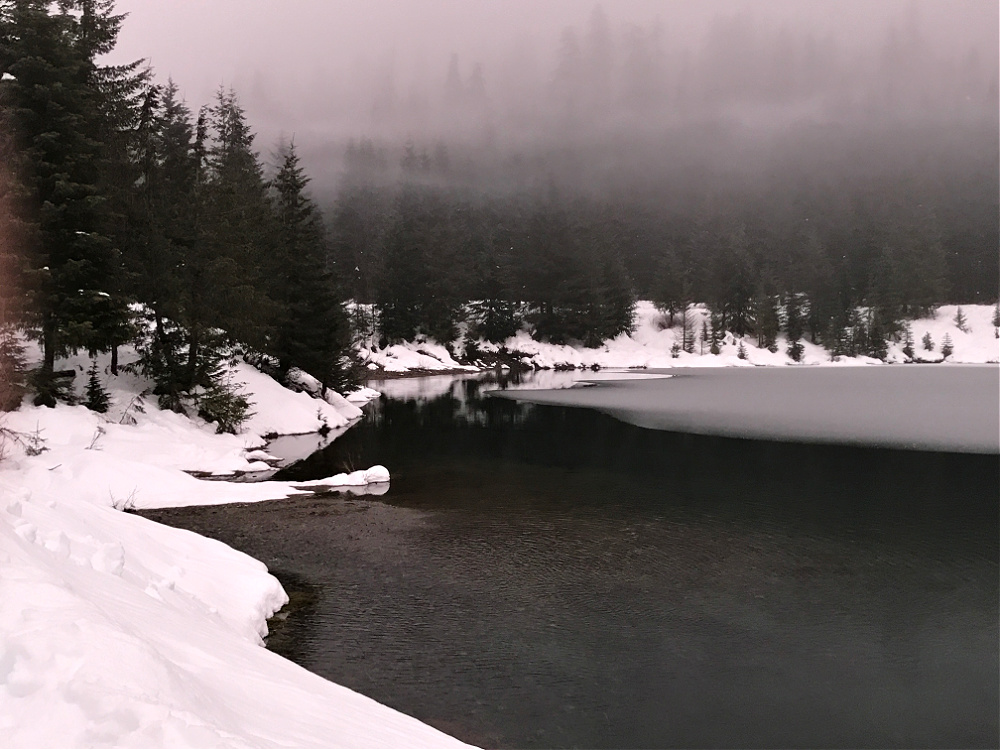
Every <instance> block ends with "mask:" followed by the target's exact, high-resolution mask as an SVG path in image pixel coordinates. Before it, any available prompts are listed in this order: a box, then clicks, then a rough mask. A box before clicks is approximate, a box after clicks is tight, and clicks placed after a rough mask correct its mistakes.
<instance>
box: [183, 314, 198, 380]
mask: <svg viewBox="0 0 1000 750" xmlns="http://www.w3.org/2000/svg"><path fill="white" fill-rule="evenodd" d="M200 345H201V328H200V326H199V325H198V324H197V323H195V324H194V325H192V326H191V338H190V340H189V346H188V361H187V376H186V378H185V379H186V381H187V389H186V390H188V391H190V390H191V389H192V388H194V386H195V376H196V375H197V374H198V348H199V346H200Z"/></svg>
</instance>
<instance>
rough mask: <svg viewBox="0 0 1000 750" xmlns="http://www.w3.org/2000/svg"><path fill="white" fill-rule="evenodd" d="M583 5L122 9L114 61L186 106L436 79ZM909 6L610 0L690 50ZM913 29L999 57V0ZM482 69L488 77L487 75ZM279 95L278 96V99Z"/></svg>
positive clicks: (849, 0) (563, 19) (425, 0)
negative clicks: (744, 14)
mask: <svg viewBox="0 0 1000 750" xmlns="http://www.w3.org/2000/svg"><path fill="white" fill-rule="evenodd" d="M596 4H597V3H594V2H589V0H280V2H279V0H119V2H118V3H117V7H118V9H119V10H120V11H124V12H126V13H128V14H129V18H128V20H127V21H126V23H125V26H124V29H123V31H122V33H121V36H120V38H119V44H118V49H117V51H116V53H115V56H116V57H117V58H118V59H135V58H138V57H144V58H146V59H148V60H149V62H150V63H152V65H153V67H154V68H155V70H156V72H157V74H158V76H160V77H166V76H168V75H170V76H172V77H173V78H174V79H175V80H176V81H177V82H178V84H179V85H180V86H181V88H182V90H183V91H185V92H186V95H187V97H188V98H189V99H190V100H191V101H192V102H202V101H206V100H207V99H208V98H209V97H210V96H211V93H212V92H213V91H214V90H215V89H216V88H217V87H218V85H219V84H220V83H222V82H225V83H226V84H227V85H230V84H232V85H236V86H237V87H239V86H240V85H241V84H242V85H243V86H245V85H247V84H249V83H250V82H252V81H253V80H254V78H255V76H256V77H258V79H259V78H260V77H263V78H264V79H265V80H267V81H268V82H269V83H272V82H273V83H275V84H277V85H279V86H282V85H283V86H286V87H289V88H294V89H296V90H297V89H298V84H299V82H301V81H302V80H304V79H309V78H312V77H314V76H317V75H322V76H333V77H337V78H344V77H349V76H351V75H352V73H353V72H354V71H355V70H357V68H358V66H359V65H364V64H366V63H367V62H369V61H376V60H378V59H380V58H383V57H385V56H386V55H387V54H390V53H391V54H393V56H394V59H395V61H396V64H397V65H399V66H402V67H406V66H412V65H417V66H427V67H429V68H432V69H434V70H435V71H436V70H438V69H440V70H441V75H443V69H444V66H445V65H446V64H447V61H448V59H449V57H450V56H451V54H452V53H453V52H454V53H457V54H458V55H459V56H460V57H461V58H462V59H464V60H478V61H480V62H483V63H484V64H486V65H488V64H489V63H490V62H491V61H494V60H495V59H497V58H498V56H499V55H501V54H502V53H503V51H504V50H507V49H509V48H511V46H512V45H514V44H516V43H517V41H518V40H520V39H523V38H524V37H525V36H531V37H534V38H535V39H537V40H539V41H540V43H541V44H543V45H546V46H550V47H554V40H555V39H557V38H558V34H559V32H560V30H561V29H562V28H564V27H565V26H567V25H571V24H572V25H577V26H582V25H583V24H584V23H585V22H586V20H587V17H588V16H589V14H590V12H591V11H592V9H593V7H594V6H595V5H596ZM908 4H909V0H825V1H824V0H756V1H751V0H614V2H607V3H604V4H603V7H604V9H605V10H606V11H607V13H608V15H609V16H610V17H611V18H612V20H613V21H615V22H617V23H637V24H646V23H649V22H651V21H652V20H654V19H655V18H657V17H659V18H660V20H661V22H662V24H663V27H664V30H665V33H666V36H667V38H668V39H669V40H670V41H671V43H673V44H675V45H676V44H679V45H684V44H692V45H694V44H697V43H698V41H699V40H700V38H701V37H702V36H703V35H704V33H705V30H706V28H707V26H708V24H709V22H710V20H711V19H712V18H715V17H718V16H722V15H733V14H735V13H738V12H739V11H740V10H742V9H747V8H749V9H750V10H751V12H752V13H754V14H755V15H756V16H758V17H760V18H773V19H780V20H781V21H782V22H784V23H787V24H788V25H789V26H791V27H792V28H811V29H814V30H817V31H821V32H822V31H830V32H833V33H835V34H837V35H838V36H841V37H844V38H847V39H849V38H851V37H863V38H866V37H869V36H871V35H873V34H878V33H881V32H882V31H883V30H884V26H885V23H886V19H887V18H888V17H890V15H891V14H893V13H899V12H900V11H901V9H905V8H906V6H907V5H908ZM917 6H918V8H919V14H920V17H921V21H922V24H923V26H924V28H925V29H927V30H928V31H929V33H931V34H932V35H933V36H935V37H936V38H937V39H938V40H939V42H940V44H941V45H942V46H944V47H948V46H958V45H964V44H966V43H968V44H972V45H975V46H978V47H979V48H980V49H981V50H982V51H983V52H985V53H987V54H988V53H989V50H990V49H991V47H992V51H993V54H994V56H995V55H996V46H995V45H996V39H997V17H998V13H997V2H996V0H921V2H918V3H917ZM487 72H489V70H488V68H487ZM276 95H280V92H276Z"/></svg>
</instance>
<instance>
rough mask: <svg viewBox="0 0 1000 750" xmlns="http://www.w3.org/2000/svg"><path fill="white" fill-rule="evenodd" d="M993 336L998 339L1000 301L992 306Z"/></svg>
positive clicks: (999, 332) (999, 331)
mask: <svg viewBox="0 0 1000 750" xmlns="http://www.w3.org/2000/svg"><path fill="white" fill-rule="evenodd" d="M991 322H992V323H993V338H996V339H1000V302H997V304H996V306H995V307H994V308H993V319H992V321H991Z"/></svg>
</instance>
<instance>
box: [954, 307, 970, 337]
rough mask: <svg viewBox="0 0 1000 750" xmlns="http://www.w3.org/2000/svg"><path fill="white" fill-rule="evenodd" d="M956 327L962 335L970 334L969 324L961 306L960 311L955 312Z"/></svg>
mask: <svg viewBox="0 0 1000 750" xmlns="http://www.w3.org/2000/svg"><path fill="white" fill-rule="evenodd" d="M955 327H956V328H957V329H958V330H960V331H961V332H962V333H968V332H969V324H968V321H967V320H966V318H965V313H963V312H962V307H961V306H959V307H958V309H957V310H955Z"/></svg>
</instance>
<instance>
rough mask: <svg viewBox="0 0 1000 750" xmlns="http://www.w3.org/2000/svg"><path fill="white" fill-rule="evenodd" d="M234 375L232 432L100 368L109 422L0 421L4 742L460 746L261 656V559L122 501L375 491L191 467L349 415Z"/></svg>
mask: <svg viewBox="0 0 1000 750" xmlns="http://www.w3.org/2000/svg"><path fill="white" fill-rule="evenodd" d="M127 358H128V357H127V353H126V356H125V357H123V359H124V360H125V361H127ZM87 364H88V361H87V360H86V359H83V358H81V359H80V360H79V361H77V360H69V361H68V362H60V363H59V366H60V367H74V368H79V369H80V370H81V371H82V370H85V369H86V366H87ZM101 364H102V366H103V365H106V362H102V363H101ZM81 374H82V373H81ZM231 377H232V378H233V380H234V381H236V382H241V383H243V384H244V385H245V390H246V391H247V392H248V393H249V394H250V399H251V401H253V402H254V406H253V410H254V412H255V414H254V416H253V417H252V418H251V419H250V421H249V422H248V423H247V425H246V426H245V430H244V432H243V433H242V434H240V435H235V436H234V435H217V434H215V430H214V426H213V425H211V424H205V423H204V422H201V421H199V420H197V419H189V418H187V417H184V416H181V415H178V414H174V413H172V412H167V411H162V410H160V409H159V408H157V407H156V405H155V402H154V401H152V400H150V399H143V398H141V397H140V396H139V393H140V392H142V391H143V390H144V389H145V388H146V387H147V386H148V384H147V383H144V382H143V381H142V380H141V379H139V378H136V377H134V376H131V375H121V376H119V377H115V378H112V377H110V376H107V375H104V376H103V380H104V381H105V382H106V384H107V387H108V389H109V391H110V392H111V395H112V407H111V410H110V411H109V412H108V414H106V415H97V414H94V413H93V412H90V411H88V410H87V409H85V408H84V407H82V406H65V405H61V406H58V407H57V408H55V409H46V408H39V407H30V406H28V407H24V408H22V409H21V410H19V411H17V412H14V413H11V414H6V415H2V421H0V426H2V427H3V428H5V429H6V430H7V431H9V432H7V433H6V439H5V440H3V443H2V445H0V449H2V451H3V459H2V460H0V746H5V747H35V746H61V747H92V746H93V747H147V746H173V747H235V746H292V747H304V746H321V747H376V746H380V747H446V746H457V745H460V743H458V742H457V741H456V740H454V739H452V738H451V737H448V736H447V735H445V734H442V733H441V732H438V731H437V730H435V729H432V728H431V727H428V726H426V725H424V724H422V723H420V722H419V721H417V720H415V719H412V718H410V717H407V716H405V715H403V714H400V713H399V712H397V711H394V710H392V709H390V708H387V707H385V706H382V705H380V704H378V703H376V702H375V701H372V700H370V699H368V698H365V697H363V696H361V695H358V694H357V693H354V692H352V691H350V690H348V689H346V688H343V687H340V686H338V685H335V684H333V683H331V682H329V681H327V680H324V679H322V678H320V677H318V676H316V675H314V674H312V673H310V672H308V671H306V670H304V669H302V668H300V667H298V666H297V665H295V664H293V663H291V662H289V661H286V660H284V659H282V658H281V657H279V656H277V655H275V654H273V653H271V652H269V651H267V650H266V649H264V648H262V647H261V646H262V641H261V637H262V636H263V635H265V634H266V632H267V626H266V619H267V618H268V617H269V616H270V615H271V614H273V613H274V612H275V611H277V610H278V609H279V608H280V607H282V606H283V605H284V604H285V603H286V602H287V596H286V595H285V592H284V591H283V590H282V588H281V585H280V584H279V583H278V581H277V579H275V578H274V577H273V576H271V575H270V574H269V573H268V572H267V569H266V568H265V566H264V565H263V564H262V563H259V562H257V561H256V560H253V559H252V558H250V557H248V556H246V555H244V554H242V553H240V552H237V551H235V550H233V549H231V548H229V547H227V546H226V545H224V544H221V543H220V542H216V541H214V540H211V539H206V538H204V537H201V536H199V535H197V534H193V533H190V532H187V531H182V530H178V529H173V528H170V527H166V526H161V525H159V524H156V523H154V522H152V521H149V520H146V519H144V518H141V517H139V516H136V515H134V514H130V513H125V512H122V510H123V509H125V508H128V507H133V506H134V507H137V508H151V507H164V506H177V505H196V504H197V505H203V504H212V503H225V502H253V501H260V500H269V499H278V498H283V497H288V496H289V495H292V494H295V493H297V492H302V491H311V490H321V489H324V488H327V487H330V486H345V485H352V486H353V487H354V488H355V490H356V491H366V490H368V489H370V490H371V491H374V492H379V491H384V489H385V487H386V486H387V485H386V482H387V481H388V479H389V475H388V472H387V471H386V470H385V469H384V468H383V467H372V468H371V469H368V470H366V471H358V472H354V473H352V474H346V475H343V474H342V475H337V476H336V477H331V478H328V479H323V480H317V481H315V482H303V483H287V482H261V483H256V484H234V483H230V482H216V481H206V480H201V479H196V478H195V477H193V476H191V475H190V474H188V473H186V472H188V471H196V472H204V473H208V474H216V475H224V474H230V473H234V472H244V471H254V470H258V469H261V468H268V467H269V465H270V459H271V456H269V454H268V453H267V452H266V451H265V450H264V448H265V445H266V441H265V439H264V435H272V434H295V433H310V432H315V431H316V430H318V429H320V428H321V427H323V426H324V425H325V426H327V427H329V428H330V429H332V430H334V432H336V431H337V430H342V429H344V428H346V427H347V426H349V425H350V424H351V423H352V420H355V419H357V417H358V416H359V415H360V410H359V409H358V407H357V405H356V403H351V402H350V401H348V400H347V399H344V398H343V397H339V396H336V395H333V396H331V397H330V398H328V399H327V400H325V401H323V400H319V399H315V398H312V397H310V396H309V395H308V394H305V393H294V392H292V391H290V390H288V389H286V388H283V387H282V386H280V385H279V384H278V383H276V382H275V381H274V380H272V379H271V378H269V377H267V376H265V375H263V374H261V373H259V372H257V371H256V370H254V369H253V368H251V367H249V366H247V365H245V364H239V365H237V366H236V367H235V368H234V370H233V372H232V373H231ZM76 380H77V381H78V384H79V383H80V381H83V382H85V380H86V378H85V377H80V376H78V377H77V378H76ZM372 395H374V392H372V391H370V390H368V391H367V392H363V393H360V394H352V395H351V400H352V401H354V402H358V401H363V400H364V399H365V398H370V397H371V396H372ZM13 433H18V434H19V435H20V436H21V437H20V439H15V438H14V437H13V436H12V435H13ZM36 438H37V440H38V443H37V447H43V448H44V450H43V451H42V452H37V450H35V449H33V447H32V440H34V439H36Z"/></svg>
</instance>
